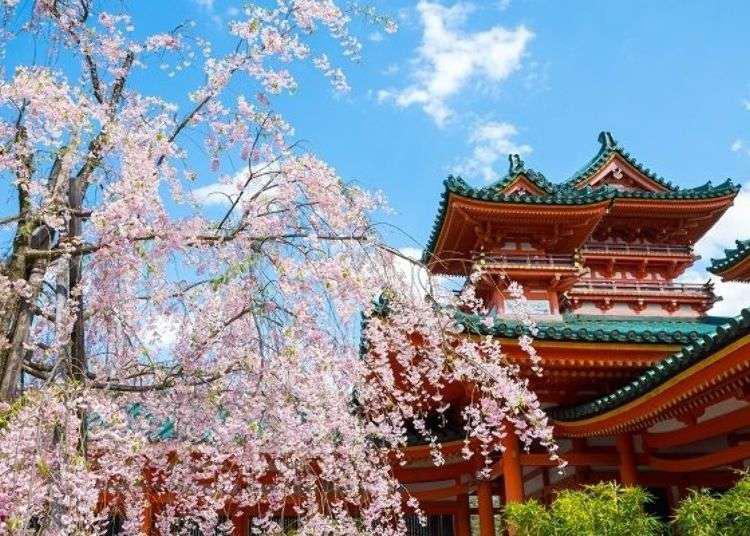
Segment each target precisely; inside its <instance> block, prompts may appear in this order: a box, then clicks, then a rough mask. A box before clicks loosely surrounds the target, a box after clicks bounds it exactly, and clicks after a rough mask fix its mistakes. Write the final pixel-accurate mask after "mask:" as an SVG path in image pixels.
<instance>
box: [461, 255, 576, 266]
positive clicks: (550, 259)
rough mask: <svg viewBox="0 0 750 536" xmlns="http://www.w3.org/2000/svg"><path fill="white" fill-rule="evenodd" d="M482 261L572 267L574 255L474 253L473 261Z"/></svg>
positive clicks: (504, 264)
mask: <svg viewBox="0 0 750 536" xmlns="http://www.w3.org/2000/svg"><path fill="white" fill-rule="evenodd" d="M479 261H484V262H486V263H487V264H500V265H503V266H528V267H530V268H531V267H551V268H555V267H560V268H573V267H574V265H575V257H573V255H555V254H551V255H532V254H526V255H524V254H518V253H515V254H510V255H503V254H500V253H474V262H479Z"/></svg>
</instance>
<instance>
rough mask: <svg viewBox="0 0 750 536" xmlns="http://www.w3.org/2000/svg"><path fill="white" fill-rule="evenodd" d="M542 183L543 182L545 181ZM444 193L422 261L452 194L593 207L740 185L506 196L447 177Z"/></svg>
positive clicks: (697, 195)
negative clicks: (610, 202) (647, 190)
mask: <svg viewBox="0 0 750 536" xmlns="http://www.w3.org/2000/svg"><path fill="white" fill-rule="evenodd" d="M545 181H546V179H545ZM443 186H444V190H443V194H442V196H441V199H440V205H439V207H438V214H437V216H436V218H435V223H434V224H433V227H432V232H431V234H430V238H429V240H428V242H427V247H426V248H425V251H424V253H423V256H422V260H423V261H424V262H429V260H430V258H431V257H432V254H433V253H434V249H435V246H436V244H437V240H438V236H439V235H440V230H441V229H442V227H443V223H444V221H445V216H446V214H447V210H448V202H449V199H450V197H451V196H452V195H455V196H459V197H464V198H467V199H472V200H476V201H486V202H490V203H498V204H507V203H513V204H521V205H524V204H525V205H578V206H584V205H593V204H595V203H599V202H602V201H613V200H615V199H644V200H665V201H673V200H703V199H713V198H720V197H725V196H730V195H731V196H734V195H736V194H737V192H739V190H740V186H739V185H738V184H734V183H733V182H732V180H731V179H727V180H726V181H724V182H722V183H720V184H717V185H716V186H714V185H713V183H711V182H710V181H709V182H707V183H706V184H704V185H702V186H698V187H695V188H683V189H671V190H667V191H664V192H646V191H620V190H615V189H614V188H610V187H607V186H603V187H600V188H591V187H588V186H587V187H583V188H576V187H574V186H572V185H571V184H570V183H564V184H560V185H556V186H555V185H553V186H554V188H553V189H552V191H551V193H549V194H545V195H524V194H511V195H506V194H504V193H502V191H501V190H500V189H498V184H494V185H489V186H485V187H483V188H474V187H472V186H470V185H469V184H468V183H466V181H464V180H463V179H462V178H461V177H455V176H453V175H449V176H448V178H447V179H446V180H445V181H444V182H443Z"/></svg>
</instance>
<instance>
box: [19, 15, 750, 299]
mask: <svg viewBox="0 0 750 536" xmlns="http://www.w3.org/2000/svg"><path fill="white" fill-rule="evenodd" d="M359 3H360V4H372V5H374V6H375V7H376V8H377V9H378V10H379V11H381V12H383V13H386V14H391V15H393V16H394V18H396V19H397V20H398V22H399V31H398V32H397V33H396V34H395V35H387V34H385V33H383V32H382V31H378V30H377V28H375V27H373V26H368V25H366V24H364V23H362V22H356V23H355V24H354V26H353V30H354V32H355V33H357V34H358V35H360V36H361V37H362V40H363V44H364V49H363V53H362V59H361V61H360V62H358V63H356V64H351V63H349V64H347V62H346V61H345V60H344V61H343V62H340V63H342V64H343V67H344V68H345V70H346V72H347V74H348V77H349V82H350V84H351V86H352V90H351V92H350V93H349V94H347V95H344V96H341V95H336V94H334V93H333V92H332V90H331V88H330V85H329V84H328V82H327V81H326V80H325V79H324V78H323V77H322V76H321V75H320V74H319V73H318V72H317V71H315V70H314V69H312V68H311V67H310V68H309V69H307V68H304V67H303V68H302V69H301V70H298V72H297V74H298V77H299V80H300V90H299V92H298V94H297V95H295V96H292V97H281V98H279V99H278V101H277V103H276V104H277V105H278V107H279V108H280V110H281V111H282V112H283V113H285V114H286V116H287V117H288V119H289V120H290V121H291V122H292V123H293V124H294V125H295V126H296V134H297V136H298V138H299V139H301V140H305V147H306V148H308V149H310V150H312V151H314V152H316V153H317V154H319V155H320V156H322V157H323V158H324V159H326V160H327V161H328V162H330V163H331V164H332V165H333V166H334V167H336V168H337V170H338V171H339V173H340V174H341V176H342V177H344V178H345V179H346V180H354V181H357V182H359V183H360V184H362V185H364V186H365V187H367V188H371V189H380V190H383V191H384V192H385V194H386V195H387V197H388V199H389V200H390V203H391V206H392V207H393V209H394V214H391V215H388V216H387V218H386V219H387V221H388V222H389V223H391V224H393V225H394V226H395V228H397V229H399V230H398V231H393V230H391V231H389V240H390V241H391V242H393V243H394V244H395V245H397V246H399V247H416V248H418V247H420V246H421V245H423V244H424V243H425V242H426V240H427V237H428V235H429V232H430V229H431V227H432V224H433V220H434V217H435V213H436V210H437V205H438V200H439V196H440V194H441V192H442V188H443V187H442V181H443V179H444V178H445V176H446V175H447V174H449V173H456V172H460V173H461V174H462V176H463V177H464V178H465V179H466V180H467V181H468V182H470V183H474V184H476V185H481V184H482V183H484V182H485V181H486V180H488V179H490V178H492V177H493V176H494V175H496V174H503V173H505V171H506V169H507V153H508V152H520V153H522V154H523V155H524V159H525V160H526V163H527V165H528V166H530V167H533V168H535V169H537V170H539V171H541V172H543V173H544V174H545V175H546V176H547V178H548V179H550V180H552V181H553V182H558V181H561V180H564V179H566V178H567V177H569V176H570V175H571V174H572V173H573V172H575V171H576V170H577V169H578V168H580V167H581V166H582V165H583V164H584V163H585V162H586V161H587V160H588V159H589V158H591V156H592V155H593V154H594V153H595V151H596V150H597V147H598V144H597V141H596V137H597V134H598V133H599V131H601V130H610V131H612V132H613V134H614V136H615V138H616V139H617V140H618V141H619V142H621V144H623V145H624V146H625V147H626V148H627V149H628V150H629V151H630V152H631V153H633V154H634V155H635V156H636V157H637V158H638V159H639V160H640V161H642V162H645V164H646V165H647V166H648V167H650V168H651V169H652V170H655V171H656V172H657V173H659V174H661V175H662V176H664V177H666V178H668V179H670V180H672V181H673V182H676V183H677V184H679V185H681V186H694V185H698V184H701V183H703V182H705V181H707V180H709V179H711V180H715V181H717V180H723V179H724V178H726V177H731V178H733V179H734V180H736V181H738V182H741V183H746V182H749V181H750V172H749V170H750V43H749V41H748V39H747V27H746V21H748V20H750V3H747V2H742V1H734V2H730V1H725V2H721V3H718V2H694V1H685V0H682V1H660V2H653V1H646V0H643V1H629V2H594V1H586V2H584V1H578V2H576V1H566V2H559V1H541V0H483V1H478V0H477V1H474V2H469V1H465V2H460V1H459V2H457V1H454V0H434V1H426V0H422V1H419V2H407V1H393V2H390V1H381V2H377V1H371V2H365V1H360V2H359ZM131 5H132V6H133V7H134V9H135V12H134V15H135V22H136V24H137V25H138V27H139V29H140V30H139V31H144V32H147V33H150V32H156V31H163V30H165V29H169V28H171V27H173V26H174V25H175V24H177V23H179V22H181V21H183V20H185V19H192V20H195V21H196V22H197V25H198V27H197V31H198V32H199V33H200V32H201V31H202V32H204V33H209V34H211V36H212V37H217V38H218V36H219V35H220V32H218V31H217V30H218V29H220V27H221V26H222V25H224V24H225V23H226V21H227V20H229V19H230V18H232V16H233V13H235V12H236V11H235V10H236V9H237V8H239V7H241V5H242V3H241V2H239V1H232V0H169V1H167V0H163V1H153V2H140V3H133V4H131ZM316 39H317V38H316ZM320 42H321V46H322V47H323V49H324V50H329V51H330V52H331V56H332V58H333V59H338V60H341V57H340V55H338V56H337V55H336V54H335V50H334V48H333V47H332V46H331V44H330V42H329V41H327V40H326V39H324V38H322V37H321V38H320ZM221 45H224V46H230V42H229V41H226V42H223V43H222V42H221V40H220V38H219V47H220V46H221ZM217 48H218V47H217ZM27 54H29V50H28V49H22V48H16V49H13V48H11V49H9V51H8V55H7V57H6V64H14V63H19V62H22V61H23V59H24V57H25V56H26V55H27ZM141 76H142V80H141V82H142V83H143V84H144V85H145V86H146V87H147V89H148V86H149V85H152V86H153V89H154V90H157V91H158V93H161V94H166V95H165V96H167V97H168V98H170V97H174V98H175V99H178V97H177V95H178V90H180V89H182V88H185V87H188V88H189V87H194V86H195V85H196V84H197V82H198V79H197V78H191V76H190V75H178V76H177V77H175V78H174V79H172V82H171V83H168V84H167V85H164V84H165V81H164V80H161V81H159V82H155V81H151V80H150V77H151V76H152V74H150V73H144V74H142V75H141ZM157 83H158V84H160V85H159V86H158V87H156V85H155V84H157ZM234 91H235V92H237V93H240V92H243V91H244V88H242V87H236V88H234ZM254 91H255V90H254V89H253V88H248V93H249V94H251V95H252V94H254ZM172 94H173V95H172ZM195 158H201V153H200V151H197V152H196V156H195ZM216 179H217V177H213V176H211V174H210V173H209V172H208V170H207V169H206V174H205V176H203V177H201V178H200V180H199V182H198V184H197V186H205V185H208V184H211V183H213V182H214V181H215V180H216ZM748 186H749V187H748V188H747V190H748V192H746V193H744V194H741V195H742V197H741V198H740V199H739V201H738V203H737V207H736V208H734V209H732V211H731V212H730V213H729V214H728V216H727V217H726V218H725V221H724V222H723V224H720V226H719V227H718V228H717V230H716V231H714V232H712V233H711V234H710V236H708V237H707V238H706V239H705V240H704V241H703V242H702V243H701V244H699V247H698V252H699V253H700V254H702V255H704V257H710V256H712V255H713V256H716V255H718V254H720V247H721V245H727V246H729V245H731V241H732V240H733V239H734V238H735V237H736V238H748V237H750V185H748ZM687 277H688V278H689V279H692V280H705V279H707V275H706V274H705V272H704V271H703V267H702V264H701V263H699V264H698V265H696V267H695V268H694V269H693V270H691V272H690V273H689V274H687ZM719 290H720V292H722V291H724V292H726V293H728V294H729V295H730V297H731V299H728V300H725V302H724V303H723V304H721V305H720V306H719V307H718V308H717V309H716V310H715V312H717V313H721V314H730V313H733V312H736V311H737V310H739V308H740V307H741V305H743V304H747V303H750V294H749V293H748V290H745V289H744V288H743V290H742V291H740V290H739V287H736V286H728V287H727V286H722V288H720V289H719Z"/></svg>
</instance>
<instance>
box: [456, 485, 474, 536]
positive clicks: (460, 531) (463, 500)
mask: <svg viewBox="0 0 750 536" xmlns="http://www.w3.org/2000/svg"><path fill="white" fill-rule="evenodd" d="M457 499H458V510H457V512H456V522H455V528H456V536H471V522H470V520H469V515H470V514H469V496H468V495H459V496H458V497H457Z"/></svg>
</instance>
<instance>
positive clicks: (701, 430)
mask: <svg viewBox="0 0 750 536" xmlns="http://www.w3.org/2000/svg"><path fill="white" fill-rule="evenodd" d="M745 426H750V405H749V406H746V407H744V408H740V409H738V410H735V411H732V412H730V413H725V414H724V415H720V416H718V417H714V418H713V419H707V420H705V421H703V422H700V423H697V424H694V425H691V426H686V427H684V428H680V429H678V430H672V431H670V432H660V433H650V434H648V433H647V434H643V442H644V445H645V446H646V447H648V448H649V449H665V448H669V447H676V446H679V445H686V444H688V443H694V442H696V441H702V440H704V439H710V438H712V437H716V436H720V435H723V434H728V433H729V432H732V431H734V430H738V429H740V428H744V427H745Z"/></svg>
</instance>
